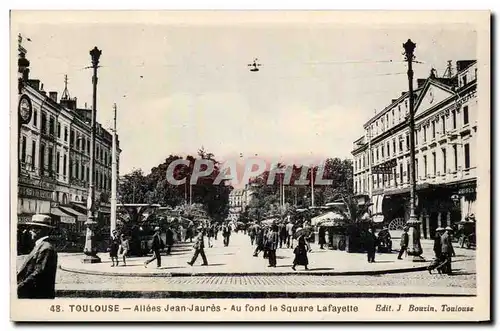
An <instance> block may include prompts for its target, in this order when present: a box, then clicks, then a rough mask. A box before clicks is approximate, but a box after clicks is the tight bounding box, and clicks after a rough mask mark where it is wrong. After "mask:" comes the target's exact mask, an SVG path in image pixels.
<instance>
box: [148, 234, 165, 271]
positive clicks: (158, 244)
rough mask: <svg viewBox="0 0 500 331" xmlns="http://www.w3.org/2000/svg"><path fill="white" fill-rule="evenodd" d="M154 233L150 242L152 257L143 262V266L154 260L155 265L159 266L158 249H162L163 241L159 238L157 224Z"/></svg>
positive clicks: (159, 256)
mask: <svg viewBox="0 0 500 331" xmlns="http://www.w3.org/2000/svg"><path fill="white" fill-rule="evenodd" d="M154 231H155V234H154V235H153V241H152V242H151V251H153V257H152V258H150V259H149V260H147V261H145V262H144V268H147V267H148V264H150V263H151V262H153V261H154V260H156V267H157V268H160V267H161V254H160V250H161V249H163V247H164V243H163V240H161V238H160V227H159V226H157V227H155V229H154Z"/></svg>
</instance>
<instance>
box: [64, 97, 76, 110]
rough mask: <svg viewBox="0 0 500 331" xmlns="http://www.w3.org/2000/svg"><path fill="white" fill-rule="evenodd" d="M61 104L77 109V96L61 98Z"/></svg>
mask: <svg viewBox="0 0 500 331" xmlns="http://www.w3.org/2000/svg"><path fill="white" fill-rule="evenodd" d="M61 106H64V107H66V108H68V109H70V110H76V98H73V99H61Z"/></svg>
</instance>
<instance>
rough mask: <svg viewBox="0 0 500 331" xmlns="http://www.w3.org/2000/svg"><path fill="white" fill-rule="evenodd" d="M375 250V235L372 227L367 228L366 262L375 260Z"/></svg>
mask: <svg viewBox="0 0 500 331" xmlns="http://www.w3.org/2000/svg"><path fill="white" fill-rule="evenodd" d="M376 251H377V237H376V236H375V233H374V231H373V228H368V234H367V236H366V255H367V258H368V263H373V262H375V252H376Z"/></svg>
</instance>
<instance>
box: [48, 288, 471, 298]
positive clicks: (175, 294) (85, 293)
mask: <svg viewBox="0 0 500 331" xmlns="http://www.w3.org/2000/svg"><path fill="white" fill-rule="evenodd" d="M475 296H476V294H467V293H461V294H453V293H448V294H434V293H401V292H393V293H390V292H386V293H384V292H366V293H359V292H338V291H335V292H296V291H295V292H294V291H291V292H285V291H275V292H274V291H266V292H251V293H249V292H239V291H113V290H103V291H96V290H56V298H143V299H161V298H186V299H192V298H196V299H214V298H231V299H265V298H404V297H407V298H410V297H414V298H415V297H442V298H446V297H475Z"/></svg>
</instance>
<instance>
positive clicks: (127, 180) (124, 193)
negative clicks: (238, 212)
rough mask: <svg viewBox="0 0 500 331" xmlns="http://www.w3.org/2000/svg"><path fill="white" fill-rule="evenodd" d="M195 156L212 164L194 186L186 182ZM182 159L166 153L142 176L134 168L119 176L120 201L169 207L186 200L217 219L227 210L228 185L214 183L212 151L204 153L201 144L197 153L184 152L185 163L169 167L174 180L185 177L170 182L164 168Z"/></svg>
mask: <svg viewBox="0 0 500 331" xmlns="http://www.w3.org/2000/svg"><path fill="white" fill-rule="evenodd" d="M197 158H202V159H207V160H211V161H212V162H213V163H214V171H213V172H212V174H210V175H209V176H206V177H202V178H200V179H199V180H198V182H197V183H196V184H195V185H190V181H191V176H192V173H193V168H194V164H195V162H196V160H197ZM179 159H183V158H182V157H180V156H177V155H170V156H169V157H167V158H166V159H165V161H164V162H163V163H161V164H159V165H158V166H156V167H153V168H152V169H151V172H150V173H149V174H148V175H147V176H145V175H144V174H143V172H142V171H141V170H134V171H132V172H131V173H130V174H127V175H125V176H123V177H122V178H121V179H120V184H119V187H118V192H119V195H120V200H121V201H122V202H127V203H147V204H159V205H161V206H170V207H172V208H174V207H176V206H180V205H183V204H188V203H189V202H190V200H191V199H190V197H192V203H193V204H201V205H202V206H203V208H204V210H206V213H207V214H208V216H209V217H211V218H213V219H215V220H217V221H221V220H223V219H225V218H226V217H227V215H228V213H229V193H230V192H231V190H232V187H231V186H229V185H227V181H221V183H219V184H217V185H215V184H214V182H215V179H216V178H217V176H218V175H219V173H220V167H219V162H218V161H217V160H216V159H215V156H214V154H212V153H209V152H207V151H206V150H205V149H204V148H203V147H202V148H201V149H200V150H199V151H198V155H197V156H196V157H195V156H191V155H188V156H187V157H186V158H185V160H187V161H188V165H185V164H182V165H179V166H176V167H175V169H173V176H174V178H175V179H176V180H181V179H183V178H185V179H186V182H185V184H184V185H174V184H173V183H171V181H169V179H168V178H167V169H169V166H170V165H171V163H172V162H174V161H176V160H179Z"/></svg>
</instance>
